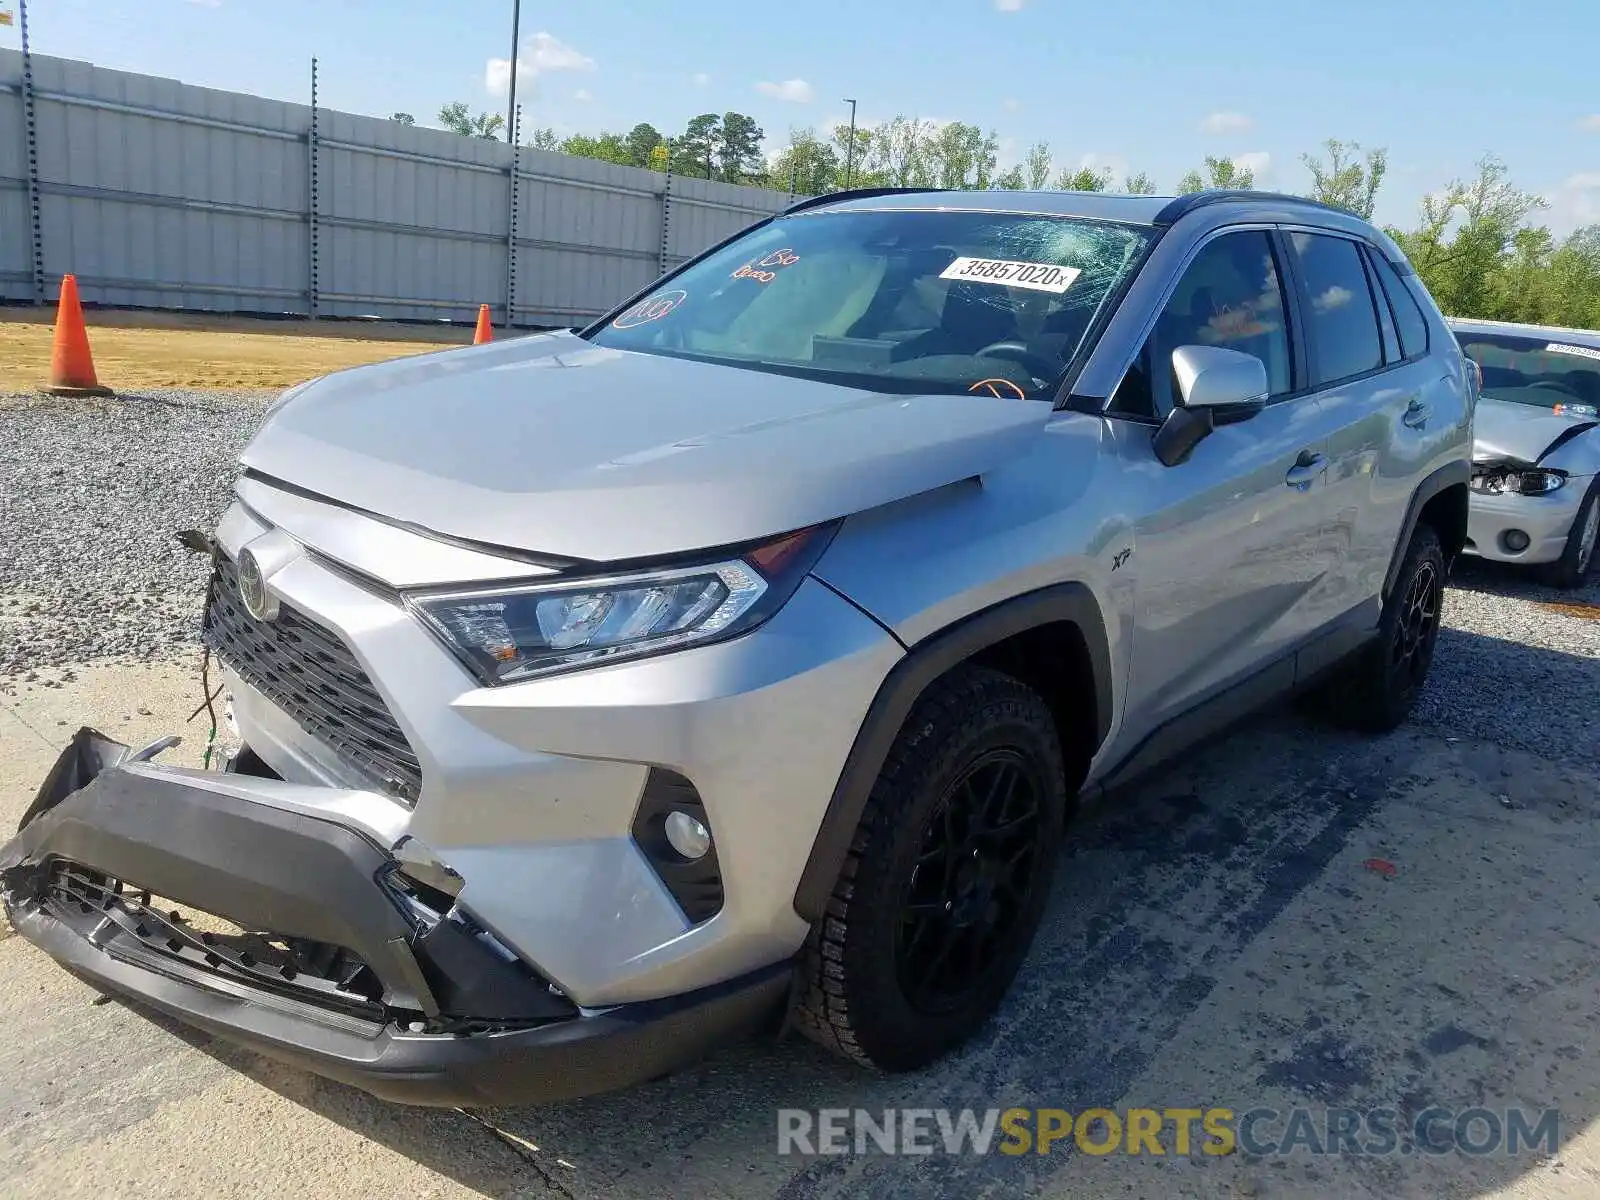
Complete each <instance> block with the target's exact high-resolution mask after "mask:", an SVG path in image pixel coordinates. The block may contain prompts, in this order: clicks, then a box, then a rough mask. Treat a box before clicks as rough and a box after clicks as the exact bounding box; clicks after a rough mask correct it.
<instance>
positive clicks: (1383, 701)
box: [1320, 525, 1445, 733]
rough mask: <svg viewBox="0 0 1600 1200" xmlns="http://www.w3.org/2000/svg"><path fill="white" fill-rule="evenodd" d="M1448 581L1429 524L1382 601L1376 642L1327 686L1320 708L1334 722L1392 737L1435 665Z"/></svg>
mask: <svg viewBox="0 0 1600 1200" xmlns="http://www.w3.org/2000/svg"><path fill="white" fill-rule="evenodd" d="M1444 582H1445V561H1444V550H1443V549H1442V548H1441V547H1440V545H1439V535H1438V533H1436V532H1435V531H1434V529H1433V527H1432V526H1431V525H1418V526H1417V528H1416V531H1415V532H1414V533H1413V534H1412V535H1411V544H1410V545H1409V546H1408V547H1407V548H1406V556H1405V559H1404V561H1403V562H1402V563H1401V564H1400V573H1399V575H1398V576H1397V577H1396V579H1395V581H1394V589H1393V590H1392V591H1391V592H1390V593H1389V598H1388V600H1387V601H1385V602H1384V606H1383V615H1382V616H1381V617H1380V618H1379V620H1378V636H1377V639H1376V640H1375V641H1374V642H1372V643H1371V644H1370V645H1368V646H1366V647H1365V648H1363V649H1362V650H1361V651H1359V652H1358V653H1357V654H1356V655H1355V657H1354V658H1353V659H1352V660H1351V661H1350V662H1349V663H1348V664H1346V665H1345V666H1343V667H1341V668H1339V670H1338V672H1337V674H1336V675H1335V676H1334V678H1333V679H1332V680H1330V681H1329V682H1328V683H1327V684H1326V685H1325V686H1324V689H1323V692H1322V695H1321V697H1320V699H1321V700H1322V708H1323V710H1324V712H1326V713H1327V715H1328V716H1329V717H1330V718H1331V719H1332V720H1333V721H1334V722H1335V723H1336V724H1339V725H1342V726H1344V727H1345V728H1347V729H1359V730H1362V731H1364V732H1366V733H1388V732H1389V731H1390V730H1392V729H1395V728H1397V727H1398V726H1399V725H1400V724H1401V723H1402V722H1404V721H1405V719H1406V717H1408V716H1409V715H1410V714H1411V710H1412V708H1413V707H1414V706H1415V705H1416V702H1417V697H1418V695H1420V694H1421V692H1422V685H1423V683H1424V682H1425V681H1426V680H1427V677H1428V668H1429V666H1430V665H1431V664H1432V662H1433V648H1434V643H1435V642H1436V641H1437V639H1438V636H1439V625H1440V622H1441V620H1442V618H1443V615H1444Z"/></svg>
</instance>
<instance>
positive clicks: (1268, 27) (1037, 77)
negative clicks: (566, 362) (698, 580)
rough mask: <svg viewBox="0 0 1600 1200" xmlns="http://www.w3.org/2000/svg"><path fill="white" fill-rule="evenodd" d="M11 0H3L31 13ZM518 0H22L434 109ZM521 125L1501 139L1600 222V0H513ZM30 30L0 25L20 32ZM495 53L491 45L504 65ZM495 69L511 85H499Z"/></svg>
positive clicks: (1546, 187)
mask: <svg viewBox="0 0 1600 1200" xmlns="http://www.w3.org/2000/svg"><path fill="white" fill-rule="evenodd" d="M16 3H17V0H0V9H4V8H9V9H11V10H12V11H13V12H14V11H15V9H16ZM510 11H511V0H451V2H449V3H423V2H421V0H317V2H312V0H33V3H32V4H31V5H30V10H29V16H30V24H31V28H32V34H33V44H34V49H35V50H36V51H37V52H39V53H41V54H53V55H60V56H63V57H68V58H78V59H84V60H87V61H89V62H93V63H97V64H99V65H101V66H107V67H117V68H121V69H124V70H133V71H143V72H147V73H150V74H155V75H164V76H168V77H172V78H177V79H181V80H183V81H185V82H188V83H195V84H200V85H204V86H208V87H217V88H228V89H232V90H236V91H246V92H253V93H256V94H259V95H266V96H271V97H275V98H278V99H282V100H298V101H304V100H305V99H306V96H307V81H306V76H307V70H308V61H309V59H310V56H311V55H312V54H315V55H317V56H318V58H319V60H320V62H321V99H322V103H323V104H324V105H326V106H327V107H330V108H339V109H344V110H347V111H351V112H360V113H369V114H374V115H387V114H389V113H390V112H393V111H396V110H402V111H406V112H411V113H414V114H416V116H417V118H418V119H419V120H420V121H421V122H423V123H424V124H430V123H432V122H433V114H435V113H436V112H437V111H438V109H439V107H440V105H441V104H443V103H445V102H447V101H450V100H456V99H460V100H465V101H467V102H468V103H469V104H471V105H472V106H473V107H474V108H475V109H477V108H488V109H495V108H498V107H501V106H503V104H504V81H505V76H506V60H507V57H508V52H509V43H510ZM522 32H523V38H522V48H521V61H522V70H521V74H519V77H518V78H519V84H518V89H519V95H520V96H521V97H522V98H524V99H525V100H526V102H527V104H526V107H525V108H524V114H525V116H524V120H525V121H526V122H528V124H529V125H530V126H531V125H533V124H538V125H554V126H556V127H557V128H558V129H560V130H562V131H571V130H578V129H582V130H589V131H597V130H600V129H606V128H609V129H616V130H626V129H627V128H628V127H630V126H631V125H633V124H634V123H635V122H637V121H641V120H648V121H650V122H651V123H652V124H654V125H656V126H657V128H660V129H661V130H662V131H663V132H666V133H673V132H676V131H677V130H679V129H681V128H682V126H683V124H684V122H685V121H686V120H687V119H688V118H689V117H690V116H692V115H694V114H695V113H698V112H706V111H716V112H721V111H725V110H728V109H737V110H739V111H742V112H748V113H750V114H752V115H753V116H754V117H755V118H756V119H757V121H758V122H759V123H760V124H761V126H762V127H763V129H765V130H766V132H767V134H768V146H769V149H776V148H778V147H780V146H781V145H782V144H783V143H784V141H786V139H787V134H788V130H789V128H790V127H791V126H793V125H815V126H817V127H819V128H826V127H827V126H829V125H831V124H832V123H833V122H835V121H838V120H842V119H844V118H845V115H846V112H847V110H846V107H845V105H844V104H843V103H842V102H841V98H842V97H845V96H854V97H856V98H857V99H858V101H859V102H860V117H861V120H862V121H863V122H869V123H870V122H873V121H876V120H880V119H884V118H887V117H891V116H893V115H895V114H896V113H904V114H906V115H908V116H909V115H915V116H921V117H925V118H930V119H935V120H949V119H959V120H964V121H969V122H973V123H976V124H979V125H982V126H983V127H984V128H986V129H987V128H993V129H995V130H996V131H997V132H998V133H999V135H1000V138H1001V144H1002V165H1004V164H1005V163H1006V162H1008V161H1015V160H1016V159H1017V158H1018V157H1019V156H1020V155H1021V154H1022V153H1023V152H1024V151H1025V150H1026V148H1027V146H1028V145H1029V144H1030V143H1031V142H1034V141H1036V140H1041V139H1042V140H1047V141H1048V142H1049V143H1050V145H1051V148H1052V150H1053V152H1054V154H1055V157H1056V162H1057V164H1058V165H1060V164H1070V165H1073V166H1076V165H1078V164H1079V162H1080V161H1083V160H1085V159H1087V160H1088V161H1090V162H1091V163H1096V164H1102V165H1110V166H1113V167H1117V168H1122V167H1124V166H1125V167H1127V168H1128V169H1132V170H1144V171H1147V172H1149V173H1150V174H1151V175H1152V176H1153V177H1154V178H1155V180H1156V183H1157V185H1158V186H1160V187H1161V189H1162V190H1164V191H1165V190H1170V189H1171V188H1172V187H1173V186H1174V185H1175V184H1176V182H1177V180H1178V178H1179V177H1180V176H1181V175H1182V174H1183V172H1184V171H1186V170H1187V169H1189V168H1190V167H1192V166H1196V165H1198V164H1199V163H1200V161H1201V159H1202V158H1203V156H1204V155H1206V154H1217V155H1224V156H1229V157H1242V156H1249V157H1248V159H1247V161H1249V162H1250V163H1252V164H1254V165H1255V166H1257V168H1258V172H1257V173H1258V186H1268V187H1277V188H1283V189H1288V190H1301V189H1303V188H1304V187H1305V186H1306V183H1307V174H1306V171H1305V168H1304V166H1303V165H1302V164H1301V162H1300V154H1301V153H1302V152H1303V151H1306V150H1310V149H1314V148H1316V147H1317V146H1318V145H1319V144H1320V143H1321V142H1322V141H1323V140H1324V139H1326V138H1329V137H1338V138H1343V139H1346V140H1349V139H1354V140H1356V141H1359V142H1361V143H1362V144H1363V145H1366V146H1386V147H1388V149H1389V155H1390V164H1391V171H1390V176H1389V179H1388V181H1387V182H1386V183H1385V185H1384V190H1383V192H1382V193H1380V199H1379V210H1378V214H1377V215H1378V217H1379V219H1380V220H1384V221H1392V222H1395V223H1398V224H1402V225H1409V224H1411V222H1412V220H1413V219H1414V215H1415V212H1416V206H1417V202H1418V200H1419V199H1420V197H1421V196H1422V195H1423V194H1424V193H1425V192H1428V191H1431V190H1435V189H1438V188H1440V187H1441V186H1443V185H1444V184H1446V183H1447V182H1448V181H1449V180H1450V179H1451V178H1452V177H1454V176H1458V175H1466V174H1470V173H1471V171H1472V169H1473V164H1474V162H1475V161H1476V160H1477V159H1478V158H1479V157H1481V156H1482V155H1483V154H1484V153H1486V152H1489V151H1493V152H1494V153H1496V154H1498V155H1499V156H1500V157H1501V158H1503V159H1504V160H1505V161H1506V162H1507V164H1508V165H1509V166H1510V169H1511V175H1512V178H1513V180H1514V181H1515V182H1517V183H1518V184H1519V185H1521V186H1522V187H1524V188H1527V189H1529V190H1532V191H1536V192H1539V193H1541V194H1542V195H1545V196H1546V197H1547V198H1548V199H1549V201H1550V204H1551V208H1550V211H1549V213H1548V214H1547V216H1546V219H1547V220H1548V222H1549V223H1550V224H1551V225H1552V227H1554V228H1555V229H1557V231H1558V232H1564V231H1566V230H1568V229H1571V228H1572V227H1573V226H1575V225H1577V224H1580V223H1585V222H1589V221H1597V220H1600V92H1597V91H1596V90H1595V89H1594V87H1593V86H1592V81H1593V78H1594V73H1593V72H1594V54H1593V48H1594V47H1595V46H1596V45H1597V44H1600V3H1597V2H1596V0H1543V2H1542V3H1540V4H1539V5H1538V12H1537V20H1534V19H1533V14H1532V13H1531V12H1526V11H1525V12H1524V13H1523V14H1522V15H1521V16H1520V17H1519V16H1513V15H1512V10H1508V9H1506V8H1505V6H1504V4H1503V3H1501V2H1491V0H1451V2H1450V3H1449V4H1446V3H1444V0H1317V2H1312V0H1278V2H1277V3H1276V4H1261V3H1260V2H1259V0H1251V2H1249V3H1245V2H1244V0H1207V2H1206V3H1196V2H1195V0H1122V2H1121V3H1092V2H1085V0H804V2H803V3H801V2H799V0H788V2H786V3H783V4H774V3H765V4H763V3H760V2H759V0H694V2H693V3H690V2H689V0H658V2H656V3H647V2H645V0H564V2H563V3H560V4H554V3H545V2H541V0H524V3H523V11H522ZM17 33H18V31H17V29H16V28H15V27H13V28H10V29H7V28H0V45H4V46H15V45H16V44H17V40H18V39H17ZM496 60H497V61H496ZM496 84H498V88H497V87H496V86H495V85H496Z"/></svg>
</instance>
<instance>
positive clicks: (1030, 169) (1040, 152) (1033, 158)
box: [1022, 142, 1050, 192]
mask: <svg viewBox="0 0 1600 1200" xmlns="http://www.w3.org/2000/svg"><path fill="white" fill-rule="evenodd" d="M1022 165H1023V169H1024V170H1025V171H1026V172H1027V177H1028V190H1029V191H1034V192H1037V191H1039V190H1040V189H1042V188H1045V187H1048V186H1049V185H1050V143H1049V142H1035V143H1034V144H1033V145H1031V146H1029V147H1028V156H1027V157H1026V158H1024V159H1023V160H1022Z"/></svg>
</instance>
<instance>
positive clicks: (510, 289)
mask: <svg viewBox="0 0 1600 1200" xmlns="http://www.w3.org/2000/svg"><path fill="white" fill-rule="evenodd" d="M516 70H517V64H516V63H515V61H513V62H512V64H511V72H512V74H513V75H514V74H516ZM521 158H522V105H520V104H519V105H517V106H516V108H515V109H514V110H513V111H512V114H511V210H510V215H509V216H508V217H507V218H506V328H507V329H510V328H511V323H512V316H513V314H514V313H515V312H516V311H517V168H518V167H519V166H520V165H521Z"/></svg>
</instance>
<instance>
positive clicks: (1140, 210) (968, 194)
mask: <svg viewBox="0 0 1600 1200" xmlns="http://www.w3.org/2000/svg"><path fill="white" fill-rule="evenodd" d="M1211 206H1221V207H1224V208H1226V209H1229V210H1236V211H1238V212H1240V213H1241V214H1242V213H1243V212H1257V211H1261V210H1272V211H1273V212H1274V213H1281V212H1282V211H1283V210H1285V209H1290V210H1294V211H1295V212H1296V213H1297V214H1298V215H1301V216H1307V215H1310V214H1312V213H1315V214H1318V215H1319V216H1321V215H1334V216H1336V217H1338V218H1339V219H1340V222H1339V223H1343V222H1349V221H1356V220H1358V218H1355V217H1352V216H1351V215H1350V214H1349V213H1346V212H1344V211H1343V210H1341V209H1337V208H1333V207H1330V206H1329V205H1325V204H1320V203H1318V202H1317V201H1315V200H1308V199H1307V198H1305V197H1304V196H1291V195H1285V194H1281V193H1278V192H1255V191H1231V190H1230V191H1203V192H1191V193H1189V194H1187V195H1183V196H1136V195H1129V194H1126V193H1122V192H1057V191H1050V192H1020V191H1010V190H1006V189H990V190H985V191H955V190H945V189H941V188H858V189H856V190H854V191H845V192H834V193H831V194H828V195H822V196H812V197H809V198H807V199H804V200H800V201H798V202H797V203H795V204H793V205H791V206H790V207H789V208H788V209H786V210H785V212H786V213H799V212H823V211H826V212H842V211H864V210H865V211H878V212H882V211H891V212H893V211H901V212H927V211H932V210H944V211H950V210H964V211H969V212H1001V213H1018V214H1027V215H1039V216H1052V217H1085V218H1088V219H1090V220H1100V221H1120V222H1122V223H1124V224H1134V225H1171V224H1174V223H1175V222H1176V221H1177V220H1178V219H1179V218H1180V217H1182V216H1184V215H1186V214H1188V213H1190V212H1193V211H1194V210H1195V209H1198V208H1209V207H1211ZM1319 223H1320V221H1319Z"/></svg>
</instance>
